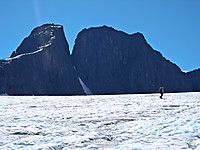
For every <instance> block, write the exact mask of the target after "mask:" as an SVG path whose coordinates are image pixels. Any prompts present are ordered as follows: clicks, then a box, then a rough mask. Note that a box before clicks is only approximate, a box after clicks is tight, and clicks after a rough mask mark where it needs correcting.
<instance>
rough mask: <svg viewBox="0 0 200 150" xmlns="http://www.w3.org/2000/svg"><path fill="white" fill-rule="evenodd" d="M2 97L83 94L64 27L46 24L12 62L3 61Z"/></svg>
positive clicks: (0, 76) (0, 70) (0, 71)
mask: <svg viewBox="0 0 200 150" xmlns="http://www.w3.org/2000/svg"><path fill="white" fill-rule="evenodd" d="M0 93H7V94H9V95H75V94H76V95H77V94H84V91H83V89H82V87H81V84H80V83H79V80H78V76H77V74H76V72H75V70H74V68H73V64H72V61H71V57H70V54H69V46H68V43H67V41H66V38H65V35H64V32H63V27H62V26H60V25H54V24H45V25H42V26H40V27H37V28H35V29H34V30H33V31H32V32H31V34H30V35H29V36H28V37H27V38H25V39H24V40H23V42H22V43H21V45H20V46H19V47H18V48H17V50H16V51H15V52H13V54H12V55H11V57H10V58H7V59H4V60H0Z"/></svg>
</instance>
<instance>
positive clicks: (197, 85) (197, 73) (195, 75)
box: [186, 68, 200, 91]
mask: <svg viewBox="0 0 200 150" xmlns="http://www.w3.org/2000/svg"><path fill="white" fill-rule="evenodd" d="M186 76H187V82H189V83H190V85H191V91H200V68H199V69H196V70H194V71H191V72H188V73H186Z"/></svg>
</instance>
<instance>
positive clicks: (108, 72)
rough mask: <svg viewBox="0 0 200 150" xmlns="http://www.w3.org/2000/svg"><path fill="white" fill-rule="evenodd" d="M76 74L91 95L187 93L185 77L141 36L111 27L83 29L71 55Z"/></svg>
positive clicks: (187, 85)
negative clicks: (163, 90)
mask: <svg viewBox="0 0 200 150" xmlns="http://www.w3.org/2000/svg"><path fill="white" fill-rule="evenodd" d="M72 58H73V62H74V65H75V67H76V70H77V72H78V74H79V76H80V77H81V79H82V80H83V82H84V83H85V84H86V85H87V86H88V88H89V89H90V90H91V91H92V93H93V94H116V93H117V94H119V93H150V92H158V89H159V87H160V86H163V87H165V91H166V92H177V91H188V90H191V87H190V85H189V84H188V83H186V82H185V74H184V73H183V72H181V70H180V68H179V67H177V66H176V65H175V64H173V63H171V62H170V61H168V60H166V59H165V58H164V57H163V56H162V55H161V54H160V53H159V52H158V51H155V50H153V49H152V48H151V47H150V45H149V44H147V42H146V40H145V39H144V36H143V35H142V34H140V33H136V34H133V35H128V34H126V33H124V32H120V31H116V30H114V29H113V28H110V27H106V26H103V27H97V28H90V29H84V30H83V31H82V32H80V33H79V35H78V37H77V39H76V42H75V46H74V50H73V54H72Z"/></svg>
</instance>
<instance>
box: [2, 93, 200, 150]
mask: <svg viewBox="0 0 200 150" xmlns="http://www.w3.org/2000/svg"><path fill="white" fill-rule="evenodd" d="M0 108H1V109H0V149H1V150H7V149H31V150H32V149H38V150H39V149H65V150H68V149H109V150H110V149H111V150H116V149H120V150H121V149H123V150H127V149H144V150H147V149H148V150H149V149H159V150H160V149H161V150H162V149H165V150H170V149H200V93H175V94H170V93H169V94H164V99H159V94H136V95H114V96H113V95H109V96H108V95H104V96H71V97H70V96H69V97H67V96H55V97H53V96H51V97H50V96H43V97H39V96H29V97H27V96H24V97H19V96H15V97H14V96H13V97H11V96H0Z"/></svg>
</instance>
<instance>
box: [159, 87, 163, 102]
mask: <svg viewBox="0 0 200 150" xmlns="http://www.w3.org/2000/svg"><path fill="white" fill-rule="evenodd" d="M159 91H160V98H161V99H162V97H163V93H164V87H160V89H159Z"/></svg>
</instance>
